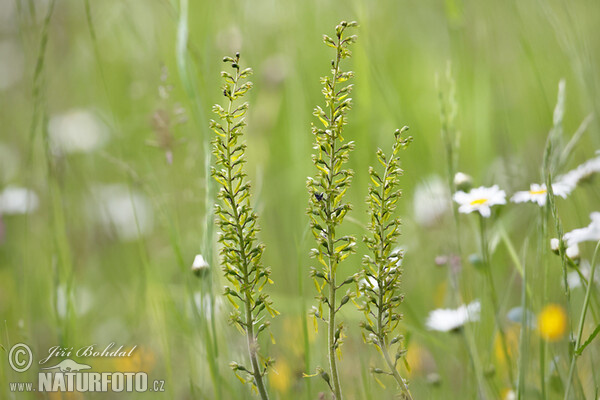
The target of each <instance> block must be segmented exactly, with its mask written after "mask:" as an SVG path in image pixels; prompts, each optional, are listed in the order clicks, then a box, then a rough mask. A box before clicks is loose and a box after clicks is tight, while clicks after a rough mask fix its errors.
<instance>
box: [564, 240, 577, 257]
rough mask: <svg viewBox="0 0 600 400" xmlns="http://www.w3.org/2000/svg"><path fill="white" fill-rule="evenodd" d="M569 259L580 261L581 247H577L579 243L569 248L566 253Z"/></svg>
mask: <svg viewBox="0 0 600 400" xmlns="http://www.w3.org/2000/svg"><path fill="white" fill-rule="evenodd" d="M565 253H566V255H567V257H569V258H570V259H571V260H578V259H579V245H577V243H575V244H574V245H572V246H569V247H567V250H566V251H565Z"/></svg>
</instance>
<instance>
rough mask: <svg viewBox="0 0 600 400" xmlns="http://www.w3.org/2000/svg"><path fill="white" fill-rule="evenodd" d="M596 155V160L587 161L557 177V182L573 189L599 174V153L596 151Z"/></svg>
mask: <svg viewBox="0 0 600 400" xmlns="http://www.w3.org/2000/svg"><path fill="white" fill-rule="evenodd" d="M596 154H597V155H598V156H597V157H596V158H592V159H590V160H587V161H586V162H584V163H583V164H581V165H579V166H577V168H575V169H572V170H571V171H569V172H567V173H566V174H564V175H562V176H559V177H558V178H557V181H558V182H561V183H563V184H565V185H567V186H570V187H571V188H573V189H574V188H575V186H577V184H579V182H580V181H582V180H585V179H586V178H589V177H590V176H592V175H593V174H595V173H598V172H600V151H597V152H596Z"/></svg>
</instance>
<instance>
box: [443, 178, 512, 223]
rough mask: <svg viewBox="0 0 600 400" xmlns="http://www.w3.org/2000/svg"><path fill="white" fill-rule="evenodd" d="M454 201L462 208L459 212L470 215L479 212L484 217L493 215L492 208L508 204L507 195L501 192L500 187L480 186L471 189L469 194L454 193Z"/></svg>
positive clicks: (459, 208)
mask: <svg viewBox="0 0 600 400" xmlns="http://www.w3.org/2000/svg"><path fill="white" fill-rule="evenodd" d="M454 201H456V202H457V203H458V204H459V205H460V206H459V207H458V211H459V212H461V213H463V214H469V213H472V212H473V211H479V213H480V214H481V215H482V216H483V217H486V218H487V217H489V216H490V215H491V207H492V206H494V205H497V204H506V193H505V192H504V190H500V188H499V187H498V185H494V186H492V187H485V186H480V187H478V188H475V189H471V190H470V191H469V193H465V192H456V193H454Z"/></svg>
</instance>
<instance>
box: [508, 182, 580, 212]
mask: <svg viewBox="0 0 600 400" xmlns="http://www.w3.org/2000/svg"><path fill="white" fill-rule="evenodd" d="M572 190H573V188H572V187H571V186H569V185H567V184H566V183H563V182H558V183H553V184H552V191H553V192H554V195H555V196H560V197H562V198H563V199H566V198H567V196H568V195H569V194H570V193H571V191H572ZM547 193H548V190H547V188H546V184H541V185H538V184H537V183H532V184H531V185H530V186H529V190H525V191H521V192H516V193H515V194H514V195H513V196H512V197H511V199H510V200H511V201H512V202H513V203H524V202H527V201H530V202H532V203H537V204H538V205H539V206H540V207H542V206H544V205H545V204H546V197H547Z"/></svg>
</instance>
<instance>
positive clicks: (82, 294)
mask: <svg viewBox="0 0 600 400" xmlns="http://www.w3.org/2000/svg"><path fill="white" fill-rule="evenodd" d="M70 297H71V305H72V307H73V311H75V313H76V314H77V315H84V314H86V313H88V312H89V311H90V310H91V309H92V305H93V303H94V299H93V296H92V294H91V293H90V291H89V290H88V289H87V288H85V287H82V286H77V287H74V288H73V289H72V293H71V296H70ZM55 301H56V304H55V306H56V311H57V313H58V316H59V317H60V318H65V317H66V316H67V308H68V304H67V288H66V286H65V285H59V286H58V287H57V288H56V298H55Z"/></svg>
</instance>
